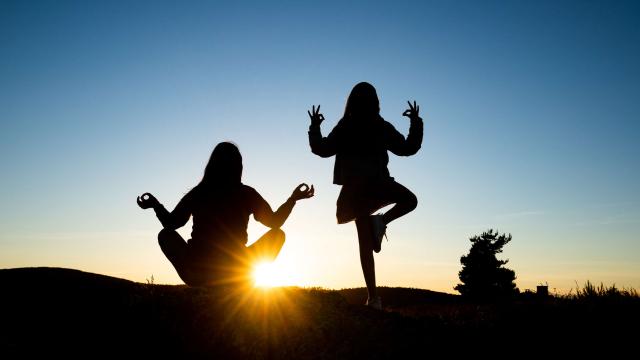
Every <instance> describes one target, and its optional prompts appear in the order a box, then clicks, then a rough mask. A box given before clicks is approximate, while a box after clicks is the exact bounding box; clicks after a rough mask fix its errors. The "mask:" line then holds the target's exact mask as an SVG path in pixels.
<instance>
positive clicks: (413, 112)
mask: <svg viewBox="0 0 640 360" xmlns="http://www.w3.org/2000/svg"><path fill="white" fill-rule="evenodd" d="M407 104H409V108H408V109H407V110H405V111H404V112H403V113H402V116H406V117H408V118H409V119H411V120H416V119H420V106H419V105H418V104H416V102H415V101H414V102H413V105H412V104H411V102H409V101H407Z"/></svg>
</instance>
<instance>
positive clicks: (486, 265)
mask: <svg viewBox="0 0 640 360" xmlns="http://www.w3.org/2000/svg"><path fill="white" fill-rule="evenodd" d="M469 240H471V250H469V254H467V255H465V256H463V257H461V258H460V263H461V264H462V270H460V272H459V273H458V277H459V278H460V281H461V282H462V284H458V285H456V287H455V288H454V289H455V290H457V291H459V292H460V294H461V295H463V296H465V297H468V298H471V299H474V300H497V299H505V298H509V297H512V296H513V295H515V294H518V293H519V292H520V290H518V288H517V287H516V284H515V282H514V280H515V279H516V273H515V272H514V271H513V270H511V269H507V268H505V267H503V265H505V264H506V263H507V262H508V261H509V260H498V259H497V258H496V254H498V253H501V252H502V247H503V246H505V245H506V244H507V243H508V242H509V241H511V234H509V235H505V234H502V235H499V234H498V231H496V232H495V233H494V232H493V229H489V231H486V232H483V233H482V235H480V236H474V237H472V238H470V239H469Z"/></svg>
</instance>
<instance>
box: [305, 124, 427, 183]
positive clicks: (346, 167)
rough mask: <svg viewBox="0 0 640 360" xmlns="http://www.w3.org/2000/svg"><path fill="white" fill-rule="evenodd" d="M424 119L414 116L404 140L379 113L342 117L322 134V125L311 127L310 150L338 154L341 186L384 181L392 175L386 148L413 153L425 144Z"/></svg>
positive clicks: (336, 171) (335, 177)
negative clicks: (328, 130) (368, 117)
mask: <svg viewBox="0 0 640 360" xmlns="http://www.w3.org/2000/svg"><path fill="white" fill-rule="evenodd" d="M422 135H423V124H422V119H420V118H413V119H411V125H410V127H409V135H408V136H407V138H406V139H405V138H404V136H403V135H402V134H400V133H399V132H398V130H396V129H395V128H394V127H393V125H391V124H390V123H389V122H387V121H385V120H384V119H383V118H382V117H380V116H378V117H377V118H374V119H362V120H359V119H347V118H343V119H341V120H340V121H339V122H338V124H337V125H336V126H335V127H334V128H333V130H332V131H331V132H330V133H329V136H327V137H323V136H322V133H321V132H320V125H319V124H313V123H312V124H311V126H309V145H310V146H311V152H313V153H314V154H316V155H318V156H321V157H330V156H333V155H336V161H335V164H334V168H333V183H334V184H338V185H345V184H359V183H371V182H378V181H384V180H386V179H389V178H390V174H389V169H388V168H387V165H388V163H389V155H388V154H387V150H388V151H391V152H392V153H394V154H396V155H399V156H410V155H413V154H415V153H416V152H418V150H419V149H420V146H421V145H422Z"/></svg>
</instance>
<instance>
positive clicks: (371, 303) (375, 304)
mask: <svg viewBox="0 0 640 360" xmlns="http://www.w3.org/2000/svg"><path fill="white" fill-rule="evenodd" d="M365 305H367V306H368V307H371V308H374V309H376V310H382V299H381V298H380V296H374V297H373V298H368V299H367V303H366V304H365Z"/></svg>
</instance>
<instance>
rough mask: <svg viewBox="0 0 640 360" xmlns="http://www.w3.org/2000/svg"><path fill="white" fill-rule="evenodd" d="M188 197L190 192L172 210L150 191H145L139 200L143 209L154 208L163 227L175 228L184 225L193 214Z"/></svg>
mask: <svg viewBox="0 0 640 360" xmlns="http://www.w3.org/2000/svg"><path fill="white" fill-rule="evenodd" d="M188 197H189V194H187V195H185V196H184V197H183V198H182V199H181V200H180V202H179V203H178V205H176V208H175V209H173V211H172V212H169V211H168V210H167V209H166V208H165V207H164V205H162V204H161V203H160V202H159V201H158V199H156V198H155V197H154V196H153V195H151V194H150V193H144V194H142V195H141V196H139V197H138V199H137V202H138V205H139V206H140V207H141V208H143V209H148V208H153V210H154V211H155V213H156V216H157V217H158V220H160V223H161V224H162V227H163V228H165V229H170V230H175V229H178V228H180V227H183V226H184V224H186V223H187V221H189V217H190V216H191V210H190V208H191V207H190V206H189V198H188Z"/></svg>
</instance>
